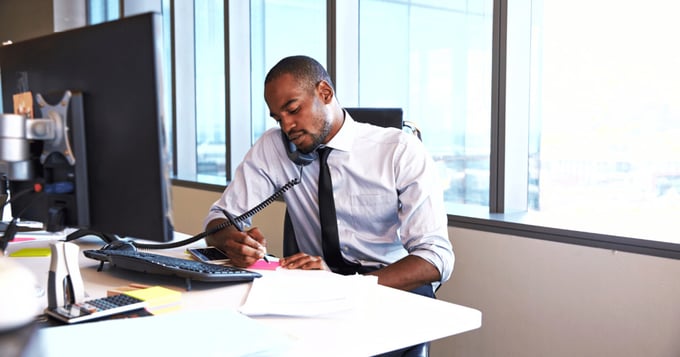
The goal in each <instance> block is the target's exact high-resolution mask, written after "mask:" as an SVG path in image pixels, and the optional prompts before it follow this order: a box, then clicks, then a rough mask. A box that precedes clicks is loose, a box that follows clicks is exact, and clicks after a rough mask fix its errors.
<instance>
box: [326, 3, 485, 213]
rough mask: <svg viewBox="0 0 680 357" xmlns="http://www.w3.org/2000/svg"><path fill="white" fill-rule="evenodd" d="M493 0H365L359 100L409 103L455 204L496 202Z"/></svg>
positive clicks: (410, 117)
mask: <svg viewBox="0 0 680 357" xmlns="http://www.w3.org/2000/svg"><path fill="white" fill-rule="evenodd" d="M492 5H493V3H492V1H491V0H479V1H472V2H461V1H451V2H448V1H406V2H405V1H382V0H363V1H360V2H359V32H358V48H359V58H358V60H359V78H358V84H359V89H358V104H359V106H364V107H401V108H403V109H404V117H405V120H409V121H412V122H415V123H416V124H417V125H418V126H419V128H420V129H421V130H422V132H423V142H424V143H425V146H426V147H427V148H428V150H429V151H430V153H431V154H432V155H433V157H434V159H435V161H436V162H437V164H438V165H439V168H440V174H441V180H442V185H443V187H444V189H445V200H446V202H447V204H448V205H449V206H452V205H456V204H468V205H477V206H485V207H488V204H489V159H490V142H489V141H490V134H489V132H490V119H489V118H490V115H491V100H490V98H491V56H492V51H491V50H492V47H491V44H492ZM377 19H380V20H377ZM339 51H340V50H339ZM340 52H342V51H340Z"/></svg>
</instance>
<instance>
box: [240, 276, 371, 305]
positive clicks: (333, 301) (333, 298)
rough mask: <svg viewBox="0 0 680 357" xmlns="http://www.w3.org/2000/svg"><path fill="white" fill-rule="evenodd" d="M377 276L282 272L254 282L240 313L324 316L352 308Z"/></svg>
mask: <svg viewBox="0 0 680 357" xmlns="http://www.w3.org/2000/svg"><path fill="white" fill-rule="evenodd" d="M376 283H377V277H372V276H364V275H350V276H343V275H338V274H333V273H330V272H326V271H319V270H285V269H279V270H277V271H276V272H273V273H270V274H266V275H264V276H263V277H261V278H258V279H255V280H254V281H253V285H252V287H251V288H250V292H249V293H248V297H247V299H246V302H245V303H244V304H243V306H241V308H240V311H241V312H242V313H244V314H246V315H249V316H261V315H279V316H323V315H330V314H335V313H338V312H342V311H347V310H351V309H354V307H355V306H356V301H357V300H356V299H359V298H361V294H363V293H364V291H365V290H366V289H365V286H366V284H376Z"/></svg>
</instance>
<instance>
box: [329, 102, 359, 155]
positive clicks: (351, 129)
mask: <svg viewBox="0 0 680 357" xmlns="http://www.w3.org/2000/svg"><path fill="white" fill-rule="evenodd" d="M343 110H344V109H343ZM356 130H357V129H356V122H355V121H354V119H352V117H351V116H350V115H349V113H347V111H345V121H344V123H342V126H341V127H340V130H338V132H337V133H336V134H335V136H334V137H333V139H331V141H329V142H328V144H326V146H328V147H331V148H333V150H340V151H350V150H351V148H352V143H353V141H354V138H355V137H356V136H355V135H354V133H355V131H356Z"/></svg>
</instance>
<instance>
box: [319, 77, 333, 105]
mask: <svg viewBox="0 0 680 357" xmlns="http://www.w3.org/2000/svg"><path fill="white" fill-rule="evenodd" d="M316 87H317V91H318V92H319V96H320V97H321V99H322V100H323V102H324V103H326V104H328V103H330V102H331V100H333V88H332V87H331V85H330V84H328V82H326V81H324V80H321V81H320V82H319V84H318V85H317V86H316Z"/></svg>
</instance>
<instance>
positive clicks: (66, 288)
mask: <svg viewBox="0 0 680 357" xmlns="http://www.w3.org/2000/svg"><path fill="white" fill-rule="evenodd" d="M50 249H51V250H52V260H51V262H50V272H49V277H48V281H47V307H48V308H56V307H58V306H64V305H68V304H75V303H79V302H83V300H84V299H85V289H84V288H83V278H82V276H81V275H80V266H79V265H78V253H79V252H80V248H78V246H77V245H75V244H74V243H68V242H55V243H52V245H51V246H50Z"/></svg>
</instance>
